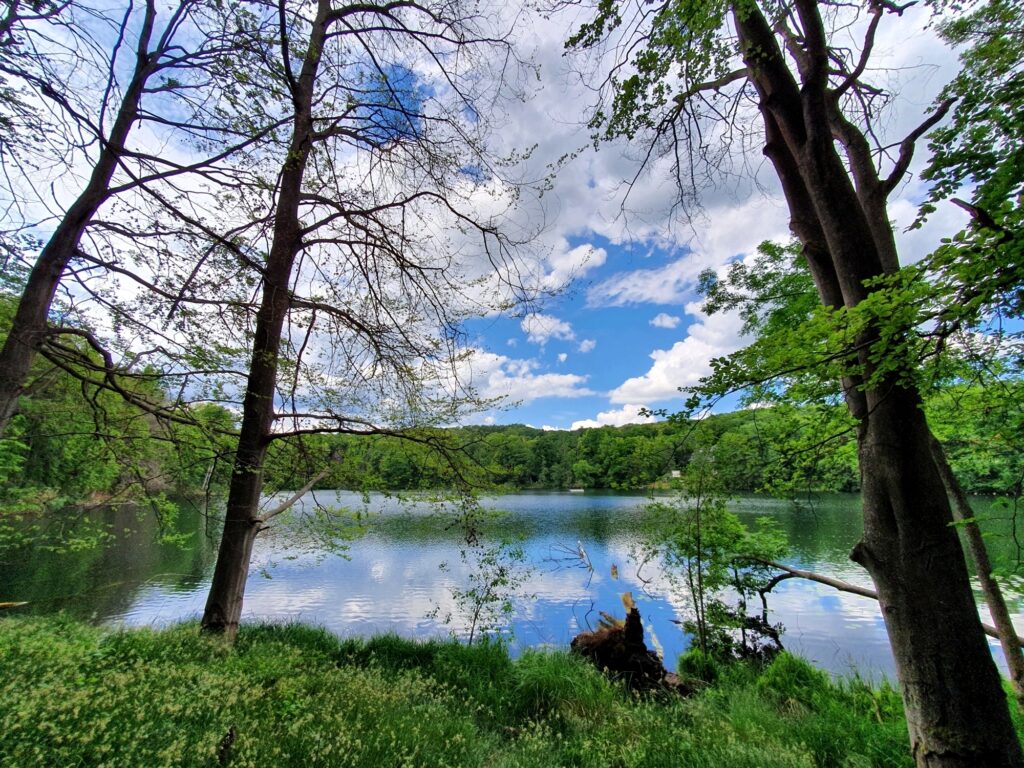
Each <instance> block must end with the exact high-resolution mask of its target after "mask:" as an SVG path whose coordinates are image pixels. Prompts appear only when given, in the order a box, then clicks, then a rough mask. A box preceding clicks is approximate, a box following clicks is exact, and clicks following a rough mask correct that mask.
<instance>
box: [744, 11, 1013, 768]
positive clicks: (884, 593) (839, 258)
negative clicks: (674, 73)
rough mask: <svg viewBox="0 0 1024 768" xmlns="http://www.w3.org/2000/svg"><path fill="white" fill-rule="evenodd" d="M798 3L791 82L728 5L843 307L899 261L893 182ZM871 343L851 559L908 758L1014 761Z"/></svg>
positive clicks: (791, 183) (775, 158) (794, 201)
mask: <svg viewBox="0 0 1024 768" xmlns="http://www.w3.org/2000/svg"><path fill="white" fill-rule="evenodd" d="M794 9H795V15H796V17H797V19H798V20H799V24H800V36H799V37H791V39H790V41H789V42H790V47H791V53H792V55H793V56H794V58H795V59H796V63H797V69H798V72H799V80H798V79H797V77H796V76H794V73H793V72H792V70H791V69H790V66H789V63H788V61H787V59H786V58H785V56H784V55H783V53H782V50H781V48H780V45H779V41H778V39H777V37H776V33H777V32H778V31H779V29H781V27H776V28H773V27H772V25H771V24H769V22H768V20H767V19H766V18H765V16H764V15H763V14H762V12H761V11H760V9H759V8H757V7H756V6H754V4H752V3H743V4H742V5H736V6H734V14H733V18H734V20H735V24H736V29H737V33H738V37H739V42H740V46H741V50H742V54H743V59H744V63H745V64H746V66H747V70H748V77H749V79H750V81H751V82H752V84H753V85H754V87H755V89H756V91H757V93H758V96H759V99H760V111H761V115H762V118H763V120H764V124H765V131H766V145H765V154H766V156H767V157H768V159H769V160H770V161H771V162H772V164H773V165H774V167H775V169H776V171H777V172H778V175H779V178H780V180H781V182H782V186H783V192H784V194H785V196H786V199H787V203H788V204H789V208H790V214H791V217H792V229H793V231H794V234H796V235H797V237H798V238H800V239H801V241H802V243H803V245H804V254H805V256H806V257H807V259H808V264H809V266H810V269H811V273H812V276H813V277H814V280H815V284H816V285H817V287H818V292H819V295H820V298H821V300H822V302H823V304H825V305H826V306H832V307H841V306H845V307H849V308H852V307H855V306H857V305H858V304H860V303H861V302H862V301H863V300H864V299H866V298H867V297H868V296H869V295H870V289H869V288H867V287H866V286H865V281H868V280H870V279H871V278H875V277H878V276H881V275H883V274H885V273H887V272H891V271H892V270H893V269H895V268H896V266H898V265H897V263H896V260H895V248H894V245H893V240H892V230H891V225H890V224H889V222H888V219H887V217H886V212H885V205H884V204H883V203H884V200H885V197H886V196H887V194H888V191H889V190H890V189H891V186H892V183H891V180H890V179H886V180H882V179H880V178H879V176H878V174H877V172H876V171H875V169H874V166H873V164H871V163H869V162H868V161H869V160H870V157H869V156H868V155H865V152H864V149H865V146H866V141H865V140H864V136H863V134H862V133H860V132H859V131H858V130H857V129H856V128H854V127H853V126H852V125H850V124H849V123H847V122H846V121H845V118H844V117H843V116H842V114H841V111H840V109H839V101H838V96H834V94H833V93H832V92H831V90H830V86H829V76H830V63H829V51H828V42H827V37H826V32H825V29H824V24H823V22H822V18H821V15H820V12H819V8H818V5H817V2H816V0H795V3H794ZM836 142H838V143H839V144H840V145H842V147H843V150H844V156H845V157H846V158H847V161H848V165H847V164H846V163H844V157H843V156H841V155H840V153H839V151H838V149H837V146H836ZM869 166H870V167H869ZM848 168H849V170H848ZM851 174H852V175H853V176H855V177H856V178H855V179H851ZM854 182H856V183H854ZM910 330H911V329H906V331H907V332H910ZM877 338H878V336H877V332H876V331H873V330H871V329H869V330H868V331H866V332H865V333H864V334H863V335H862V337H861V338H859V339H857V342H858V344H857V348H858V350H859V351H858V352H855V353H854V352H851V362H856V363H858V364H859V366H860V370H861V371H862V372H863V373H862V374H858V375H856V376H851V377H849V379H847V380H844V382H843V388H844V392H845V394H846V399H847V404H848V406H849V408H850V411H851V413H852V414H853V415H854V416H855V417H856V418H857V419H858V422H859V427H858V446H859V461H860V471H861V482H862V488H863V504H864V536H863V538H862V540H861V542H860V543H859V544H858V545H857V547H856V548H855V549H854V551H853V553H852V555H851V557H852V558H853V559H854V560H855V561H857V562H858V563H860V564H862V565H863V566H864V567H865V568H866V569H867V570H868V572H869V574H870V575H871V578H872V580H873V581H874V584H875V587H876V590H877V592H878V599H879V603H880V608H881V610H882V615H883V617H884V619H885V624H886V629H887V631H888V635H889V641H890V645H891V647H892V651H893V655H894V657H895V661H896V668H897V675H898V678H899V683H900V688H901V693H902V696H903V701H904V705H905V710H906V716H907V726H908V730H909V735H910V742H911V749H912V752H913V755H914V759H915V761H916V762H917V765H919V766H922V767H924V766H928V767H935V768H938V767H940V766H941V767H942V768H953V767H954V766H955V767H957V768H961V767H963V768H966V766H982V765H984V766H993V767H995V766H1021V765H1024V757H1022V754H1021V749H1020V744H1019V741H1018V739H1017V736H1016V733H1015V731H1014V728H1013V724H1012V722H1011V720H1010V716H1009V710H1008V708H1007V702H1006V697H1005V694H1004V692H1003V689H1002V686H1001V681H1000V677H999V673H998V670H997V669H996V666H995V663H994V662H993V660H992V656H991V654H990V652H989V649H988V644H987V642H986V641H985V637H984V634H983V631H982V626H981V621H980V619H979V617H978V612H977V607H976V605H975V602H974V596H973V593H972V591H971V586H970V582H969V579H968V575H967V565H966V561H965V559H964V555H963V550H962V548H961V546H960V542H959V539H958V537H957V535H956V532H955V530H954V529H953V528H952V526H951V523H952V520H953V518H952V514H951V510H950V506H949V499H948V497H947V495H946V489H945V487H944V485H943V482H942V479H941V477H940V475H939V471H938V468H937V467H936V464H935V461H934V459H933V457H932V452H931V445H930V441H931V434H930V432H929V430H928V425H927V423H926V421H925V417H924V414H923V412H922V410H921V400H920V396H919V394H918V393H917V392H916V391H915V390H914V389H913V388H912V387H911V386H909V385H907V384H905V383H904V381H903V379H902V378H901V377H900V376H898V373H899V372H894V373H879V372H878V369H877V365H876V363H875V361H873V360H872V359H871V356H870V354H869V348H870V346H871V345H872V344H873V343H874V342H875V341H877Z"/></svg>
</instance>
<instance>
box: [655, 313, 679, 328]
mask: <svg viewBox="0 0 1024 768" xmlns="http://www.w3.org/2000/svg"><path fill="white" fill-rule="evenodd" d="M679 321H680V318H679V317H677V316H676V315H670V314H668V312H662V313H661V314H658V315H655V316H654V317H653V318H652V319H651V321H650V324H651V325H653V326H654V327H655V328H676V327H677V326H678V325H679Z"/></svg>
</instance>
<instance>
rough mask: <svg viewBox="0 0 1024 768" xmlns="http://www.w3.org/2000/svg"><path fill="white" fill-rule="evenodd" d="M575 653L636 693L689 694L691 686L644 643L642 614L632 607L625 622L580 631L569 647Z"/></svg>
mask: <svg viewBox="0 0 1024 768" xmlns="http://www.w3.org/2000/svg"><path fill="white" fill-rule="evenodd" d="M570 647H571V648H572V651H573V653H578V654H579V655H580V656H583V657H584V658H586V659H590V660H591V661H592V662H593V663H594V665H595V666H596V667H597V668H598V669H600V670H601V671H603V672H605V673H606V674H609V675H611V676H613V677H617V678H620V679H622V680H624V681H625V682H626V685H628V686H629V687H630V688H631V689H633V690H651V689H654V688H667V689H670V690H675V691H677V692H679V693H683V694H686V693H689V692H690V691H689V686H688V685H686V684H685V683H684V682H683V681H681V680H680V679H679V677H678V676H676V675H675V674H673V673H672V672H668V671H667V670H666V669H665V667H664V665H663V664H662V663H661V659H660V658H659V657H658V654H656V653H655V652H654V651H652V650H650V649H649V648H648V647H647V645H646V643H644V626H643V623H642V622H641V621H640V612H639V611H638V610H637V609H636V608H635V607H631V608H630V609H629V611H628V612H627V613H626V620H625V621H624V622H618V621H615V620H614V619H613V620H607V619H606V620H605V621H604V622H602V625H601V626H600V627H599V628H598V629H596V630H594V631H593V632H581V633H580V634H578V635H576V637H574V638H573V639H572V643H571V644H570Z"/></svg>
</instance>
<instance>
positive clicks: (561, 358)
mask: <svg viewBox="0 0 1024 768" xmlns="http://www.w3.org/2000/svg"><path fill="white" fill-rule="evenodd" d="M568 359H569V356H568V355H567V354H565V352H559V353H558V362H560V363H564V362H565V361H566V360H568Z"/></svg>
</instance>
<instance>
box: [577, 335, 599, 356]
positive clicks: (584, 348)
mask: <svg viewBox="0 0 1024 768" xmlns="http://www.w3.org/2000/svg"><path fill="white" fill-rule="evenodd" d="M596 346H597V341H596V340H594V339H584V340H583V341H581V342H580V346H579V351H580V352H583V353H584V354H586V353H587V352H590V351H591V350H593V349H594V347H596Z"/></svg>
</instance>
